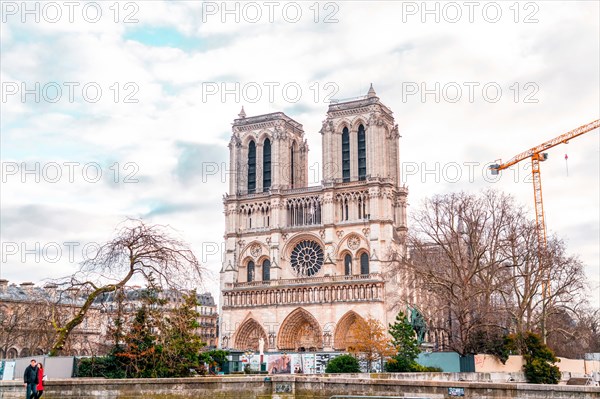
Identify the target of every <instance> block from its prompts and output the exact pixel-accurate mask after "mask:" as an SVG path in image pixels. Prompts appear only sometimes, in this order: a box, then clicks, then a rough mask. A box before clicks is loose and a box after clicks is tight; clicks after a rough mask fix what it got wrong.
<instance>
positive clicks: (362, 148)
mask: <svg viewBox="0 0 600 399" xmlns="http://www.w3.org/2000/svg"><path fill="white" fill-rule="evenodd" d="M366 178H367V140H366V138H365V127H364V126H363V125H360V126H359V127H358V180H365V179H366Z"/></svg>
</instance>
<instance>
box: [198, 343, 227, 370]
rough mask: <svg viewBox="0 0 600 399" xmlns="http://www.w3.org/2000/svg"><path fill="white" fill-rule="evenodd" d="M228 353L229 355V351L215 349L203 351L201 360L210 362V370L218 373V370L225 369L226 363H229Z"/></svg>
mask: <svg viewBox="0 0 600 399" xmlns="http://www.w3.org/2000/svg"><path fill="white" fill-rule="evenodd" d="M227 355H229V352H228V351H224V350H222V349H213V350H210V351H206V352H203V353H202V354H201V361H202V362H204V363H206V364H208V367H209V371H210V372H212V373H216V372H217V371H220V370H223V367H224V366H225V363H227Z"/></svg>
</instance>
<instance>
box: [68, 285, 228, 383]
mask: <svg viewBox="0 0 600 399" xmlns="http://www.w3.org/2000/svg"><path fill="white" fill-rule="evenodd" d="M142 301H143V302H144V303H143V305H142V306H141V308H140V309H138V310H137V312H136V313H135V316H134V317H133V320H132V321H131V322H130V325H129V328H128V330H127V331H126V332H124V333H123V335H122V337H121V340H122V345H119V346H115V348H114V349H113V351H112V352H111V354H109V355H108V356H105V357H99V358H92V359H91V360H88V359H82V361H81V362H80V365H79V373H78V375H79V376H80V377H94V376H103V377H106V378H164V377H187V376H190V375H194V374H206V372H207V370H206V367H205V365H204V363H208V364H209V365H220V366H221V365H222V364H223V363H224V362H226V356H227V352H225V351H211V352H204V353H203V352H202V349H203V347H204V346H205V344H204V342H202V340H201V338H200V337H199V336H198V335H197V334H196V331H197V328H198V326H199V325H198V321H197V319H198V317H199V314H198V312H197V311H196V305H197V304H196V295H195V293H193V294H189V295H184V296H183V303H181V304H178V305H177V306H176V307H174V308H171V309H164V308H163V305H164V304H165V301H164V300H162V299H159V296H158V292H157V291H156V290H154V289H149V290H147V292H146V293H145V294H144V295H143V296H142Z"/></svg>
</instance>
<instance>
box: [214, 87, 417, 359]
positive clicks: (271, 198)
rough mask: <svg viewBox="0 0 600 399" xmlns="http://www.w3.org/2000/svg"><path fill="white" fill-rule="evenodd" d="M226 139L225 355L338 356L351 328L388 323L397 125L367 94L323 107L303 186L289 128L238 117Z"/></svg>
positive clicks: (396, 215)
mask: <svg viewBox="0 0 600 399" xmlns="http://www.w3.org/2000/svg"><path fill="white" fill-rule="evenodd" d="M232 130H233V133H232V137H231V142H230V144H229V151H230V168H231V178H230V182H229V193H228V194H227V195H225V197H224V207H225V220H226V228H225V236H224V237H225V254H224V262H223V267H222V269H221V277H220V285H221V287H220V288H221V312H220V314H221V324H220V329H219V334H220V343H221V346H222V347H223V348H229V349H239V350H244V351H245V350H258V348H259V344H260V343H261V342H262V343H264V347H265V351H288V352H290V351H300V352H303V351H343V350H346V349H347V347H348V345H349V343H350V342H351V340H352V337H351V336H350V335H351V327H352V325H353V323H355V322H356V321H357V320H358V318H367V317H373V318H375V319H377V320H379V321H381V322H382V323H383V325H384V326H387V325H388V323H390V322H393V320H394V318H395V315H396V310H397V308H396V310H394V306H393V304H391V303H390V300H391V299H390V298H393V297H395V296H396V294H398V292H399V291H402V290H404V288H403V287H402V284H401V283H400V282H399V281H397V279H391V280H390V279H387V278H386V269H387V268H390V267H393V262H391V261H390V259H391V258H392V255H393V254H396V255H397V254H400V255H401V256H403V255H404V253H405V244H404V236H405V234H406V199H407V189H406V188H405V187H403V186H401V183H400V165H399V137H400V135H399V132H398V126H397V125H396V124H395V122H394V118H393V116H392V111H391V110H390V109H389V108H388V107H386V106H385V105H384V104H383V103H382V102H381V101H380V99H379V98H378V97H377V95H376V93H375V91H374V90H373V87H371V88H370V89H369V92H368V94H367V95H366V96H364V97H361V98H359V99H355V100H351V101H343V102H333V103H331V104H330V105H329V109H328V111H327V117H326V119H325V120H324V121H323V125H322V129H321V131H320V133H321V137H322V149H323V154H322V176H323V180H322V182H321V184H320V185H319V186H315V187H311V186H308V184H307V182H308V146H307V142H306V140H305V136H304V131H303V128H302V125H301V124H300V123H298V122H297V121H295V120H293V119H292V118H290V117H288V116H287V115H285V114H284V113H282V112H276V113H271V114H266V115H260V116H252V117H247V116H246V115H245V113H244V111H243V109H242V112H241V113H240V115H239V118H237V119H235V121H234V123H233V129H232ZM261 339H262V340H261Z"/></svg>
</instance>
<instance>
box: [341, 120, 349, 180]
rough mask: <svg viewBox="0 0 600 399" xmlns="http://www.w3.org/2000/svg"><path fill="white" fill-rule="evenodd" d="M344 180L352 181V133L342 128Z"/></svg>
mask: <svg viewBox="0 0 600 399" xmlns="http://www.w3.org/2000/svg"><path fill="white" fill-rule="evenodd" d="M342 181H344V182H347V181H350V133H349V132H348V128H347V127H345V128H344V130H342Z"/></svg>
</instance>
